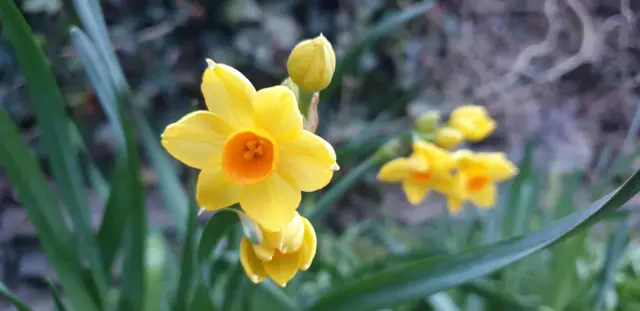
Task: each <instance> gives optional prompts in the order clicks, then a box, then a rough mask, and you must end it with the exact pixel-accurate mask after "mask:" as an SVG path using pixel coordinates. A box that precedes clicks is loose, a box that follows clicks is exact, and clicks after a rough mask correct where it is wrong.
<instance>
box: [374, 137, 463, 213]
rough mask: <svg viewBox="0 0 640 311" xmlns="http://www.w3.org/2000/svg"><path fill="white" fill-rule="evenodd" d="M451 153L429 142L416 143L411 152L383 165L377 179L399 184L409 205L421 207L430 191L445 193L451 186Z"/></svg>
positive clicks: (452, 160)
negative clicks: (405, 156)
mask: <svg viewBox="0 0 640 311" xmlns="http://www.w3.org/2000/svg"><path fill="white" fill-rule="evenodd" d="M455 164H456V163H455V161H454V159H453V156H452V154H451V153H450V152H449V151H447V150H444V149H442V148H440V147H438V146H436V145H434V144H432V143H429V142H426V141H421V140H418V141H415V142H414V143H413V153H412V154H411V156H409V157H407V158H398V159H394V160H391V161H390V162H388V163H386V164H385V165H384V166H382V168H381V169H380V172H378V180H380V181H382V182H386V183H397V182H399V183H402V189H403V190H404V193H405V194H406V196H407V200H408V201H409V203H411V204H413V205H417V204H420V203H421V202H422V201H423V200H424V198H425V197H426V195H427V193H428V191H429V189H433V190H436V191H438V192H441V193H448V192H450V191H451V188H452V187H453V186H454V183H453V176H452V174H451V170H452V169H453V168H454V167H455Z"/></svg>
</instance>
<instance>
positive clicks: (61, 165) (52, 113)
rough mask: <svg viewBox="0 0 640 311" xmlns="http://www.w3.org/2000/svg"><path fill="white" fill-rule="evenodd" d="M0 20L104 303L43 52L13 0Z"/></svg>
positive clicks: (60, 105) (2, 8)
mask: <svg viewBox="0 0 640 311" xmlns="http://www.w3.org/2000/svg"><path fill="white" fill-rule="evenodd" d="M0 21H2V26H3V33H4V34H5V35H6V36H7V38H8V39H9V42H10V43H11V45H12V47H13V49H14V52H15V55H16V58H17V60H18V64H19V66H20V69H21V71H22V74H23V75H24V77H25V81H26V84H27V89H28V91H29V95H30V96H29V97H30V100H31V104H32V106H33V108H34V110H35V113H36V119H37V121H38V127H39V129H40V133H41V135H42V140H43V144H44V147H45V150H46V153H47V156H48V159H49V161H50V163H51V168H52V172H53V176H54V177H55V181H56V186H57V188H58V190H59V192H60V197H61V198H62V201H63V202H64V205H65V207H66V209H67V211H68V212H69V216H70V218H71V221H72V223H73V226H74V230H75V236H76V237H77V238H78V243H79V247H80V248H81V249H82V254H83V255H84V256H85V257H86V259H87V260H88V262H89V268H90V269H91V275H92V278H93V282H95V286H96V288H97V290H98V291H97V294H98V297H96V298H97V299H98V301H97V303H98V304H102V303H103V301H104V297H105V295H106V291H107V283H106V277H105V274H104V272H103V271H102V270H101V268H102V264H101V263H100V257H99V255H98V250H97V248H96V243H95V240H94V238H93V233H92V231H91V222H90V218H89V211H88V208H87V207H88V206H89V205H88V199H87V195H86V191H85V186H84V183H83V177H82V171H81V168H80V165H79V162H78V158H77V154H76V150H75V148H73V145H72V143H71V137H70V136H69V132H68V118H67V116H66V114H65V108H66V104H65V102H64V99H63V97H62V94H61V93H60V89H59V88H58V85H57V84H56V81H55V79H54V76H53V73H52V72H51V69H50V68H49V65H48V63H47V61H46V58H45V56H44V53H43V52H42V50H41V49H40V48H39V47H38V45H37V44H36V42H35V39H34V37H33V34H32V33H31V29H30V27H29V25H27V23H26V21H25V20H24V17H23V16H22V15H21V14H20V11H18V9H17V8H16V6H15V4H14V3H13V1H8V0H0Z"/></svg>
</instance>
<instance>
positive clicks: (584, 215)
mask: <svg viewBox="0 0 640 311" xmlns="http://www.w3.org/2000/svg"><path fill="white" fill-rule="evenodd" d="M638 191H640V171H636V173H635V174H634V175H633V176H632V177H631V178H630V179H629V180H627V182H625V183H624V184H623V185H622V186H621V187H620V188H618V189H617V190H616V191H614V192H611V193H610V194H608V195H606V196H605V197H603V198H601V199H600V200H598V201H596V202H594V203H593V204H591V206H590V207H589V208H587V209H585V210H581V211H576V212H574V213H573V214H571V215H569V216H566V217H564V218H562V219H560V220H558V221H555V222H554V223H552V224H550V225H547V226H545V227H543V228H541V229H540V230H538V231H535V232H532V233H531V234H527V235H524V236H520V237H515V238H511V239H508V240H505V241H501V242H498V243H495V244H491V245H486V246H482V247H479V248H475V249H470V250H467V251H464V252H462V253H459V254H454V255H448V256H441V257H437V258H432V259H426V260H419V261H416V262H413V263H410V264H407V265H404V266H401V267H398V268H392V269H389V270H386V271H383V272H380V273H377V274H373V275H370V276H367V277H364V278H361V279H357V280H353V281H351V282H350V283H348V284H345V285H343V286H338V287H336V288H334V289H333V290H332V291H330V292H329V293H327V294H325V295H323V296H321V297H320V299H319V300H318V301H316V303H315V304H314V305H313V306H312V307H311V308H310V309H309V310H313V311H342V310H345V311H347V310H348V311H360V310H371V309H374V308H377V309H379V308H384V307H387V306H393V305H396V304H398V303H401V302H405V301H411V300H415V299H419V298H422V297H424V296H427V295H430V294H434V293H436V292H440V291H443V290H446V289H448V288H451V287H453V286H457V285H460V284H464V283H466V282H468V281H470V280H473V279H475V278H478V277H481V276H484V275H487V274H489V273H492V272H494V271H496V270H498V269H500V268H502V267H504V266H507V265H509V264H511V263H513V262H516V261H518V260H520V259H522V258H525V257H527V256H529V255H531V254H533V253H535V252H537V251H539V250H541V249H543V248H546V247H548V246H550V245H553V244H555V243H556V242H558V241H562V240H564V239H566V238H568V237H571V236H572V235H575V234H577V233H579V232H581V231H582V230H584V229H587V228H589V227H590V226H591V225H593V224H594V223H596V222H597V221H599V220H600V219H602V217H603V216H604V215H606V214H608V213H609V212H612V211H615V210H616V209H618V208H620V207H621V206H622V205H623V204H624V203H626V202H627V201H628V200H630V199H631V198H632V197H633V196H634V195H635V194H636V193H637V192H638Z"/></svg>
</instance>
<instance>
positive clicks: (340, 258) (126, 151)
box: [0, 0, 640, 311]
mask: <svg viewBox="0 0 640 311" xmlns="http://www.w3.org/2000/svg"><path fill="white" fill-rule="evenodd" d="M73 3H74V7H75V10H76V13H77V14H78V16H79V18H80V20H81V22H82V26H83V29H84V30H81V29H80V28H77V27H72V28H71V30H70V38H71V41H72V43H73V46H74V48H75V50H76V51H77V53H78V56H79V58H80V60H81V62H82V64H83V66H84V69H85V72H86V75H87V77H88V79H89V81H90V82H91V84H92V85H93V87H94V88H95V91H96V93H97V96H98V98H99V100H100V104H101V105H102V108H103V110H104V111H105V113H106V115H107V118H108V121H109V124H110V126H111V128H112V130H113V131H114V134H115V137H116V138H117V142H118V150H117V154H116V159H115V164H114V169H113V171H112V172H111V174H110V176H108V178H106V179H105V178H104V177H103V176H102V175H101V173H100V172H99V171H98V170H97V169H96V168H95V164H93V162H92V159H91V158H90V157H88V154H87V152H86V147H84V142H83V141H82V139H81V138H80V135H79V134H78V130H77V129H76V126H75V124H73V123H72V122H71V121H70V120H69V118H68V116H67V115H66V113H65V107H66V104H65V102H64V99H63V97H62V94H61V92H60V89H59V88H58V86H57V85H56V82H55V80H54V76H53V74H52V72H51V70H50V68H49V66H48V64H47V60H46V58H45V57H44V54H43V53H42V51H41V50H40V48H39V47H38V46H37V45H36V43H35V41H34V37H33V34H32V33H31V31H30V29H29V27H28V25H27V24H26V22H25V20H24V18H23V17H22V16H21V15H20V12H19V11H18V10H17V9H16V7H15V4H14V3H13V2H12V1H9V0H0V22H1V23H2V27H3V32H4V33H5V34H6V36H7V38H8V39H9V41H10V43H11V45H12V46H13V48H14V51H15V54H16V56H17V58H18V61H19V64H20V67H21V70H22V72H23V74H24V76H25V80H26V84H27V87H28V89H29V94H30V100H31V103H32V107H33V109H34V111H35V113H36V117H37V122H38V126H39V127H40V130H41V132H42V140H43V143H44V146H45V151H46V156H47V159H48V161H49V162H50V165H51V167H52V175H53V179H54V182H55V184H56V185H57V189H58V191H59V200H58V199H57V197H58V196H56V195H54V192H53V191H52V189H51V188H50V186H49V184H48V183H47V182H46V178H45V174H44V173H43V171H42V170H41V168H40V163H38V161H37V160H36V158H35V157H34V155H33V153H32V152H31V150H30V149H29V148H28V146H27V145H26V144H25V142H24V141H23V140H22V138H21V137H20V134H19V131H18V129H17V128H16V126H15V125H14V123H13V122H12V121H11V120H10V118H9V116H8V115H7V113H6V112H5V111H4V110H0V140H1V141H2V144H0V164H1V165H2V168H3V171H4V172H6V174H7V176H8V178H9V179H10V180H11V182H12V185H13V186H14V187H15V189H16V191H17V193H18V195H19V197H20V200H21V202H22V203H23V205H24V207H25V209H26V211H27V214H28V216H29V218H30V220H31V222H32V224H33V225H34V227H35V229H36V231H37V233H38V236H39V238H40V241H41V243H42V246H43V248H44V250H45V252H46V254H47V257H48V258H49V261H50V262H51V264H52V266H53V268H54V270H55V272H56V275H57V277H58V278H57V279H58V280H59V283H60V284H59V285H60V288H61V291H58V290H57V287H56V285H53V284H52V285H51V293H52V297H53V300H54V302H55V305H56V308H57V309H58V310H61V311H62V310H76V311H79V310H82V311H102V310H105V311H106V310H120V311H129V310H131V311H133V310H136V311H138V310H145V311H153V310H163V311H164V310H167V311H168V310H203V311H204V310H207V311H210V310H290V311H295V310H313V311H324V310H327V311H339V310H353V311H358V310H379V309H382V308H392V310H439V311H440V310H442V311H458V310H460V311H462V310H469V311H472V310H477V311H483V310H487V311H490V310H542V309H543V308H545V307H546V308H547V309H550V310H556V311H560V310H572V311H573V310H578V311H580V310H613V309H615V308H617V309H619V310H637V309H638V308H639V307H640V305H638V303H637V301H638V300H639V299H640V282H639V281H638V274H640V267H634V263H635V265H637V256H638V255H634V253H632V252H631V251H633V250H634V249H633V248H632V247H631V245H632V243H631V242H630V240H631V237H630V233H629V230H628V220H627V218H628V215H627V214H623V213H620V212H619V211H618V210H619V209H620V208H621V207H622V206H623V205H624V204H625V203H626V202H627V201H629V200H630V199H631V198H632V197H633V196H634V195H636V193H638V192H639V191H640V172H636V173H634V174H633V175H632V176H631V177H630V178H629V179H628V180H627V181H626V182H625V183H624V184H623V185H622V186H620V187H618V188H617V189H615V190H613V191H611V192H610V193H608V194H606V195H605V193H606V189H607V188H608V187H610V186H611V185H612V184H614V178H616V177H618V176H620V175H622V174H623V173H624V172H626V171H628V170H629V168H630V167H632V163H633V162H634V161H635V160H636V159H637V158H638V156H639V155H640V153H638V151H634V152H630V153H628V154H624V155H622V156H619V157H617V158H615V159H614V161H613V163H612V164H611V165H610V169H608V170H605V169H604V167H607V166H605V165H603V166H602V167H603V169H601V170H600V171H599V172H598V173H599V174H600V175H599V177H600V178H599V181H598V183H597V184H596V185H595V186H594V187H592V188H589V189H587V188H586V186H585V185H584V183H583V180H582V176H583V172H575V173H570V174H557V175H554V174H552V175H551V176H546V175H545V174H543V173H540V172H537V171H536V170H535V169H534V167H533V164H532V153H533V149H534V148H535V147H534V146H533V145H531V144H529V145H528V147H527V150H526V152H525V154H526V156H525V157H524V160H523V161H522V163H520V167H519V168H520V174H519V176H518V177H517V178H516V179H515V180H513V181H512V182H511V183H510V184H509V185H508V186H507V187H506V189H505V190H506V191H505V193H504V195H503V196H502V197H503V198H504V199H503V201H502V203H501V204H500V206H499V208H498V209H497V210H494V211H491V212H489V213H485V214H483V215H479V216H478V217H474V219H472V220H471V221H467V222H465V223H463V224H462V225H461V224H460V223H456V220H455V219H452V218H451V217H443V218H442V219H438V222H437V224H436V228H418V230H413V229H406V230H404V229H403V230H398V229H397V228H396V227H395V226H394V225H393V224H390V223H388V222H384V221H378V220H367V221H365V222H362V223H360V224H358V225H354V226H352V227H351V228H350V229H349V230H347V231H346V232H345V233H343V234H340V235H338V234H336V233H334V232H331V231H330V230H327V229H325V228H324V227H323V226H322V222H321V221H322V220H323V216H324V215H325V214H326V213H327V211H328V210H330V209H331V207H332V206H334V205H335V204H336V203H337V202H338V201H339V200H340V199H341V198H343V197H344V196H345V194H347V193H348V192H349V191H350V190H351V189H353V187H355V186H357V185H358V184H359V183H360V182H361V181H362V180H363V179H365V178H366V177H368V176H369V175H370V173H371V172H372V171H373V170H375V169H376V168H377V167H379V166H380V164H382V163H384V162H385V161H388V160H389V159H390V158H392V157H394V156H397V155H399V154H402V152H403V151H404V150H403V149H405V148H406V145H407V144H406V139H404V138H406V137H407V136H408V135H409V134H403V135H401V136H400V139H392V140H391V141H390V142H388V143H387V144H385V145H383V147H381V149H379V150H380V151H378V152H377V153H374V154H373V155H371V156H368V157H367V156H366V155H367V154H371V152H370V151H371V150H373V149H375V148H376V147H377V146H379V145H381V140H380V139H375V138H376V137H361V139H360V140H354V141H351V142H348V143H347V144H345V146H344V147H343V148H342V149H339V150H338V155H339V157H341V156H343V155H344V156H345V157H348V158H350V159H352V160H357V159H361V160H362V159H364V160H362V162H361V163H360V164H359V165H357V166H356V167H355V168H353V169H351V170H348V171H347V172H346V173H345V174H344V175H343V176H340V178H339V180H337V181H336V183H335V184H334V185H332V186H330V187H329V188H328V190H326V191H325V192H324V193H321V194H319V196H318V197H319V199H318V200H317V201H312V200H308V201H307V202H304V204H305V205H306V206H309V207H310V212H309V213H308V217H309V219H310V220H311V221H312V222H313V223H314V225H315V226H316V230H317V231H318V237H319V243H320V245H319V248H318V254H317V255H316V260H315V262H314V264H313V266H312V267H311V268H310V270H309V271H307V272H305V273H300V275H299V276H298V277H297V278H296V279H294V280H293V281H292V282H291V283H290V284H291V285H290V286H288V287H287V288H284V289H282V288H280V287H278V286H277V285H275V284H274V283H273V282H271V281H268V280H267V281H265V282H263V283H262V284H260V285H254V284H252V283H251V282H250V281H249V280H248V278H246V276H245V275H244V271H243V270H242V267H241V265H240V263H239V261H238V251H237V247H238V240H239V239H238V237H240V236H241V234H242V233H241V230H240V226H238V223H239V222H240V221H239V218H238V214H237V213H236V212H235V211H234V210H232V209H228V210H223V211H219V212H216V213H215V214H214V215H212V216H211V218H210V219H209V220H208V222H207V224H206V225H205V226H204V227H203V228H200V227H199V226H198V222H197V219H198V215H197V205H196V204H195V202H194V198H193V196H188V195H187V194H186V193H187V192H185V191H184V189H183V186H182V184H181V183H180V181H179V178H178V176H177V174H176V172H175V169H174V167H173V165H172V162H171V160H170V158H169V157H168V155H167V154H166V153H165V152H164V150H163V149H162V147H161V146H160V144H159V137H158V134H157V133H155V132H154V131H153V129H152V128H151V126H150V125H149V123H148V122H147V120H146V119H145V116H144V114H143V113H142V112H141V111H139V109H138V108H136V107H138V106H137V105H135V99H134V96H133V91H132V90H131V89H130V88H129V85H128V83H127V81H126V79H125V77H124V73H123V70H122V68H121V67H120V65H119V64H118V60H117V58H116V55H115V54H114V52H113V51H112V49H111V48H110V47H111V43H110V40H109V37H108V33H107V29H106V25H105V22H104V17H103V15H102V12H101V9H100V5H99V2H98V1H94V0H93V1H92V0H75V1H73ZM433 5H434V2H432V1H425V2H423V3H421V4H418V5H415V6H414V7H412V8H411V9H408V10H406V11H403V12H400V13H398V14H396V15H394V16H391V17H389V18H388V19H386V20H384V21H383V22H381V23H380V24H378V25H375V26H374V27H371V29H370V30H369V31H368V32H367V33H365V34H363V35H362V37H361V38H360V39H359V40H357V41H356V43H354V45H353V46H352V47H351V49H349V50H348V52H347V53H346V56H345V57H344V58H343V59H342V60H341V61H340V62H339V66H338V69H337V70H336V77H334V79H335V80H336V81H339V82H338V83H337V84H333V85H332V87H331V89H329V91H327V92H326V93H325V94H327V96H330V94H331V92H332V91H333V89H335V88H336V87H338V86H339V83H340V81H341V80H342V78H343V76H344V75H346V74H348V73H350V72H352V71H353V70H354V69H353V68H352V67H350V66H353V64H355V63H356V61H357V60H358V59H359V57H360V54H361V53H362V51H364V50H365V49H367V48H369V47H370V46H371V45H372V44H373V43H374V42H375V41H376V40H377V39H379V38H380V37H382V36H384V35H386V34H388V33H389V32H390V31H392V30H393V29H395V28H397V27H398V26H401V25H403V24H405V23H406V22H408V21H410V20H411V19H413V18H416V17H418V16H421V15H423V14H425V13H426V12H428V11H429V10H430V9H431V8H432V7H433ZM639 111H640V110H639ZM387 117H388V116H381V117H380V120H385V119H386V118H387ZM638 120H640V113H638V114H637V115H636V118H635V119H634V123H633V124H635V125H634V126H632V131H631V132H630V133H629V136H628V137H629V139H635V138H636V137H637V129H638V127H640V126H638V124H640V123H639V122H640V121H638ZM371 126H373V124H372V125H371ZM374 140H375V141H374ZM138 144H141V145H142V146H143V147H144V148H143V150H144V152H145V155H146V156H147V158H148V160H149V162H150V164H151V166H152V167H153V169H154V170H155V171H156V172H157V174H158V177H159V188H160V190H161V193H162V196H163V199H164V202H165V204H166V206H167V208H168V210H169V212H170V213H171V215H172V216H173V220H174V225H175V226H176V227H177V228H178V229H177V231H178V232H177V233H178V234H177V236H178V238H179V241H180V243H179V244H180V247H181V248H180V251H179V252H178V253H177V254H178V255H177V256H175V255H174V254H173V253H172V248H171V244H170V243H169V241H167V240H166V239H165V237H164V235H163V234H162V232H161V230H162V228H154V227H152V226H150V225H149V224H148V223H147V219H148V216H147V210H146V206H145V201H144V198H145V196H144V191H145V189H144V186H143V184H142V181H141V176H140V171H141V165H142V164H141V162H142V155H141V154H139V151H138V150H139V148H138ZM364 146H367V147H364ZM368 146H373V147H372V148H369V147H368ZM605 158H606V159H605V160H606V161H604V162H609V160H611V159H612V158H611V156H609V155H607V156H606V157H605ZM79 159H82V161H80V160H79ZM83 176H88V179H89V184H90V185H91V187H93V188H95V190H96V191H98V192H99V193H100V195H101V197H103V198H104V199H105V200H106V210H105V212H104V215H103V218H102V222H101V224H100V226H99V228H98V230H97V232H93V230H92V229H91V225H90V221H89V211H88V208H87V206H88V204H87V195H86V185H85V182H84V180H83ZM106 180H109V182H107V181H106ZM547 181H549V182H547ZM192 192H193V191H189V192H188V193H192ZM583 193H590V194H592V196H593V197H592V198H591V199H597V200H595V202H593V203H592V204H591V205H590V206H588V207H587V208H581V206H582V202H580V201H579V200H578V195H579V194H583ZM600 196H602V197H601V198H598V197H600ZM545 205H546V208H541V207H543V206H545ZM66 215H68V216H69V218H70V220H71V221H70V222H67V221H65V216H66ZM614 217H615V227H614V226H610V227H611V228H608V227H607V226H605V230H604V231H605V233H612V232H613V234H607V235H604V236H605V238H601V237H597V236H594V235H592V234H590V232H589V231H588V229H589V228H590V227H591V226H593V225H595V224H596V223H598V222H601V223H603V224H605V225H608V224H609V222H610V221H611V219H614ZM635 248H636V249H637V246H635ZM634 256H635V257H634ZM174 257H177V258H179V260H176V259H174ZM119 258H121V259H122V262H123V267H122V269H123V271H122V273H121V275H120V278H119V279H116V278H115V275H116V273H115V270H116V269H115V266H116V262H117V260H118V259H119ZM634 259H635V260H634ZM516 262H517V263H516ZM514 263H515V264H514ZM612 293H614V294H615V295H617V298H618V299H617V301H618V302H617V303H615V302H614V303H611V302H610V299H608V298H607V297H609V296H610V295H611V294H612ZM0 295H2V296H4V297H6V299H7V300H8V301H9V302H10V303H12V304H13V305H14V306H15V307H16V308H17V309H18V310H20V311H24V310H30V308H29V306H28V305H27V304H26V303H25V302H23V301H21V300H20V299H19V298H18V297H16V296H15V295H14V294H12V293H11V292H10V291H9V290H8V289H7V288H6V286H4V284H2V283H0ZM385 310H391V309H385Z"/></svg>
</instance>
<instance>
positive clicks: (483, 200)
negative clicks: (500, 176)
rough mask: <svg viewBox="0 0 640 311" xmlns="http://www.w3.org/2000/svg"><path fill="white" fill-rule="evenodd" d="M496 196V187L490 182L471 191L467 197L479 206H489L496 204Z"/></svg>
mask: <svg viewBox="0 0 640 311" xmlns="http://www.w3.org/2000/svg"><path fill="white" fill-rule="evenodd" d="M497 196H498V187H496V185H495V184H493V183H491V184H488V185H486V186H485V187H484V189H482V190H480V191H478V192H475V193H471V194H470V196H469V199H470V200H471V202H473V204H475V205H477V206H478V207H479V208H491V207H493V206H494V205H495V204H496V197H497Z"/></svg>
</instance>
